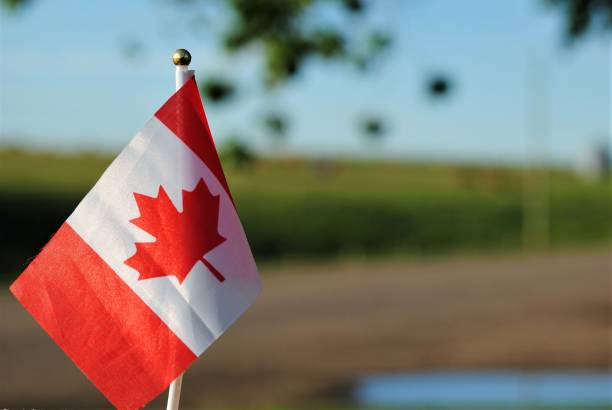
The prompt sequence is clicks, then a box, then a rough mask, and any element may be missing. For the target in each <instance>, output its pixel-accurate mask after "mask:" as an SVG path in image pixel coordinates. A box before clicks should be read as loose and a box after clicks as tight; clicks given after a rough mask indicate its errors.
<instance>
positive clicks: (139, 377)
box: [11, 77, 261, 408]
mask: <svg viewBox="0 0 612 410" xmlns="http://www.w3.org/2000/svg"><path fill="white" fill-rule="evenodd" d="M260 288H261V284H260V280H259V275H258V273H257V267H256V265H255V262H254V260H253V256H252V254H251V251H250V249H249V244H248V242H247V239H246V236H245V234H244V231H243V229H242V226H241V224H240V220H239V218H238V215H237V213H236V208H235V207H234V203H233V201H232V197H231V195H230V192H229V189H228V186H227V182H226V180H225V176H224V174H223V171H222V169H221V164H220V162H219V157H218V156H217V152H216V150H215V146H214V143H213V140H212V136H211V133H210V129H209V127H208V123H207V121H206V116H205V114H204V108H203V107H202V102H201V99H200V94H199V92H198V88H197V85H196V82H195V80H194V78H193V77H191V79H189V80H188V81H187V82H186V83H185V84H184V85H183V86H182V87H181V88H180V89H179V90H178V91H177V92H176V93H175V94H174V95H173V96H172V97H171V98H170V99H169V100H168V101H167V102H166V103H165V104H164V105H163V106H162V107H161V108H160V109H159V111H157V112H156V113H155V116H154V117H153V118H152V119H151V120H149V121H148V122H147V123H146V125H145V126H144V128H143V129H142V130H141V131H140V132H139V133H138V134H137V135H136V136H135V137H134V138H133V139H132V141H131V142H130V143H129V144H128V146H127V147H126V148H125V149H124V150H123V151H122V152H121V153H120V154H119V156H118V157H117V158H116V159H115V160H114V161H113V163H112V164H111V165H110V166H109V168H108V169H107V170H106V171H105V172H104V174H103V175H102V177H101V178H100V180H99V181H98V182H97V183H96V185H95V186H94V187H93V189H92V190H91V191H90V192H89V193H88V194H87V195H86V196H85V198H84V199H83V200H82V201H81V203H80V204H79V205H78V207H77V208H76V210H75V211H74V212H73V213H72V215H70V217H69V218H68V220H67V221H66V222H65V223H64V224H63V225H62V226H61V227H60V228H59V230H58V231H57V232H56V233H55V235H54V236H53V237H52V238H51V240H50V241H49V243H47V245H46V246H45V247H44V248H43V249H42V251H41V252H40V254H39V255H38V256H37V257H36V259H34V261H33V262H32V263H31V264H30V265H29V266H28V268H27V269H26V270H25V271H24V272H23V273H22V274H21V275H20V276H19V278H17V280H16V281H15V282H14V283H13V284H12V285H11V292H13V294H14V295H15V296H16V297H17V299H18V300H19V301H20V302H21V303H22V304H23V306H24V307H25V308H26V309H27V310H28V312H29V313H30V314H31V315H32V316H33V317H34V318H35V319H36V321H38V323H39V324H40V325H41V326H42V327H43V328H44V329H45V331H46V332H47V333H48V334H49V335H50V336H51V338H53V340H54V341H55V342H56V343H57V344H58V345H59V346H60V347H61V348H62V349H63V350H64V352H66V354H67V355H68V356H69V357H70V358H71V359H72V360H73V361H74V363H75V364H76V365H77V366H78V367H79V368H80V369H81V371H83V373H85V375H86V376H87V377H88V378H89V379H90V380H91V381H92V382H93V383H94V384H95V385H96V387H97V388H98V389H99V390H100V391H101V392H102V393H103V394H104V395H105V396H106V397H107V399H108V400H109V401H110V402H111V403H112V404H113V405H115V406H116V407H118V408H138V407H142V406H144V405H145V404H146V403H148V402H149V401H150V400H152V399H153V398H154V397H155V396H157V395H158V394H159V393H161V392H162V391H163V390H164V389H166V388H167V387H168V385H169V384H170V383H171V382H172V380H174V379H175V378H176V377H177V376H178V375H180V374H181V373H182V372H184V371H185V370H186V369H187V367H188V366H189V365H190V364H191V363H192V362H193V361H194V360H195V359H196V357H197V356H199V355H200V354H202V352H203V351H204V350H206V348H207V347H208V346H210V344H211V343H213V342H214V341H215V339H217V338H218V337H219V336H220V335H221V334H222V333H223V332H224V331H225V329H227V328H228V327H229V326H230V325H231V324H232V323H233V322H234V321H235V320H236V319H237V318H238V317H239V316H240V315H241V314H242V313H243V312H244V311H245V310H246V309H247V308H248V306H249V305H251V303H253V301H254V299H255V298H256V296H257V295H258V294H259V292H260Z"/></svg>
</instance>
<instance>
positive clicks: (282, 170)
mask: <svg viewBox="0 0 612 410" xmlns="http://www.w3.org/2000/svg"><path fill="white" fill-rule="evenodd" d="M221 152H222V157H223V161H224V165H231V166H226V171H227V178H228V183H229V185H230V187H231V189H232V193H233V195H234V199H235V202H236V205H237V207H238V211H239V214H240V218H241V220H242V221H243V223H244V227H245V230H246V232H247V234H248V238H249V242H250V244H251V246H252V248H253V251H254V254H255V256H256V258H257V259H258V260H265V259H268V260H269V259H277V258H296V257H297V258H305V257H316V258H323V257H336V256H339V255H350V254H368V255H369V254H377V253H401V254H405V255H408V254H412V255H414V254H431V253H439V252H456V251H460V250H479V251H484V250H488V249H495V250H500V249H501V250H504V249H516V248H520V247H522V246H523V242H522V241H523V236H522V222H523V184H522V179H523V173H522V170H520V169H510V168H508V169H501V168H483V167H474V166H467V165H448V164H437V165H435V164H429V165H427V164H409V163H377V162H360V161H335V162H334V163H333V164H332V163H331V162H330V163H326V164H322V165H325V167H326V168H325V169H324V170H322V171H324V172H321V173H314V172H313V164H312V163H310V162H307V161H300V160H282V161H281V160H271V159H258V160H257V162H253V156H252V152H250V150H248V148H246V146H244V145H243V144H241V143H239V142H238V140H235V142H234V143H233V144H232V145H231V146H224V147H222V148H221ZM245 159H246V160H245ZM110 161H111V158H110V157H108V158H104V157H100V156H95V155H85V156H76V155H72V156H71V155H63V156H62V155H51V154H29V153H24V152H19V151H13V152H7V151H0V218H2V220H3V221H5V222H4V224H3V229H2V230H0V240H1V242H2V243H3V244H4V246H3V247H2V249H0V272H3V273H5V272H10V273H11V274H14V273H17V272H18V271H19V270H20V269H21V268H22V267H23V266H24V265H25V264H26V263H27V259H28V258H30V257H32V256H34V255H35V254H36V253H37V251H38V249H40V247H41V246H42V245H44V244H45V243H46V242H47V241H48V239H49V237H50V236H51V234H52V233H53V232H55V231H56V230H57V228H58V227H59V226H60V225H61V223H62V222H63V221H64V220H65V219H66V218H67V217H68V215H69V214H70V212H72V210H73V209H74V207H75V206H76V204H77V203H78V202H79V200H80V199H81V198H82V197H83V195H84V194H85V192H87V190H89V188H90V187H91V185H92V184H93V183H94V182H95V181H96V179H97V178H99V176H100V175H101V174H102V172H103V171H104V169H105V167H106V166H108V164H109V163H110ZM234 161H235V162H234ZM234 164H235V165H237V164H242V165H237V166H233V165H234ZM245 164H248V165H245ZM42 167H44V169H45V172H40V169H41V168H42ZM330 167H333V169H332V168H330ZM245 171H248V172H245ZM549 180H550V186H549V192H550V194H549V195H550V196H549V200H550V201H549V203H550V210H549V214H550V243H551V245H552V246H553V247H554V246H562V245H569V244H589V243H605V242H606V241H609V240H610V239H611V238H610V211H611V210H612V206H611V203H610V189H609V184H610V178H609V177H608V179H604V180H602V181H599V182H593V183H586V182H584V181H582V180H580V179H579V178H577V177H575V176H574V174H573V173H572V172H571V171H566V170H552V171H551V173H550V179H549ZM330 227H333V229H331V228H330Z"/></svg>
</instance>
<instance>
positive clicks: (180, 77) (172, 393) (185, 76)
mask: <svg viewBox="0 0 612 410" xmlns="http://www.w3.org/2000/svg"><path fill="white" fill-rule="evenodd" d="M172 61H173V62H174V65H175V66H176V75H175V76H176V91H178V90H179V88H181V87H182V86H183V84H185V82H186V81H187V80H189V78H191V76H193V70H189V63H190V62H191V54H189V51H187V50H185V49H183V48H179V49H178V50H176V51H175V52H174V54H172ZM182 384H183V374H182V373H181V374H180V375H179V376H178V377H177V378H176V379H175V380H174V381H173V382H172V383H170V389H168V404H167V405H166V410H178V408H179V400H180V399H181V385H182Z"/></svg>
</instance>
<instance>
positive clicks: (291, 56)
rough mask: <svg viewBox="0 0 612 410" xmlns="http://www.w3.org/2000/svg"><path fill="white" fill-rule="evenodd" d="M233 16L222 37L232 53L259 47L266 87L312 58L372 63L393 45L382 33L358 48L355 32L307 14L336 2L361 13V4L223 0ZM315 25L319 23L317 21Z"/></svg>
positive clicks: (355, 1)
mask: <svg viewBox="0 0 612 410" xmlns="http://www.w3.org/2000/svg"><path fill="white" fill-rule="evenodd" d="M225 2H226V4H227V5H228V6H229V8H230V9H231V10H232V15H233V18H232V19H231V21H230V23H229V27H228V28H227V30H226V31H225V32H224V33H223V35H222V37H223V43H224V45H225V47H226V49H227V50H228V51H230V52H232V51H237V50H241V49H243V48H246V47H247V46H251V45H257V46H261V49H262V50H263V57H264V61H265V67H266V72H265V83H266V84H267V85H268V86H275V85H278V84H280V83H282V82H284V81H286V80H287V79H289V78H291V77H294V76H295V75H296V74H298V73H299V72H300V70H301V68H302V67H303V65H304V63H306V61H308V60H309V59H311V58H313V57H321V58H323V59H335V60H345V61H348V62H355V61H368V60H370V59H373V58H375V57H376V56H377V55H378V54H380V52H381V51H383V50H384V49H385V48H386V47H387V46H389V44H390V41H388V38H389V36H388V35H386V34H383V33H382V32H381V31H380V30H379V31H376V32H375V33H372V35H371V44H370V46H369V47H366V48H365V49H364V50H359V44H357V43H358V42H359V41H358V39H357V38H356V34H355V33H354V32H353V31H352V30H350V29H349V30H346V28H344V27H342V28H341V27H336V26H333V25H331V24H329V23H325V24H321V23H319V22H318V20H320V19H309V18H308V15H309V13H310V12H311V11H312V10H313V9H314V8H315V7H320V6H321V5H325V6H329V5H333V4H338V5H340V7H338V10H340V11H344V12H346V13H349V14H353V15H354V14H362V13H363V12H364V11H365V10H366V7H365V5H364V2H363V1H359V0H342V1H339V0H334V1H330V0H325V1H323V0H282V1H281V0H225ZM313 20H314V21H317V22H316V23H315V22H313Z"/></svg>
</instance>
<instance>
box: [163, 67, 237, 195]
mask: <svg viewBox="0 0 612 410" xmlns="http://www.w3.org/2000/svg"><path fill="white" fill-rule="evenodd" d="M155 116H156V117H157V119H159V120H160V121H161V122H162V123H164V125H165V126H166V127H168V128H169V129H170V130H171V131H172V132H173V133H174V134H175V135H176V136H177V137H179V138H180V139H181V141H183V142H184V143H185V145H187V146H188V147H189V149H191V150H192V151H193V152H194V153H195V154H196V155H197V156H198V157H199V158H200V159H201V160H202V162H204V163H205V164H206V166H207V167H208V168H209V169H210V170H211V172H212V173H213V174H214V175H215V177H217V179H218V180H219V182H220V183H221V185H222V186H223V188H225V192H227V195H228V196H229V197H230V198H232V194H231V193H230V190H229V187H228V185H227V181H226V180H225V174H223V169H222V168H221V161H219V156H218V155H217V150H216V148H215V142H214V140H213V138H212V134H211V132H210V127H209V126H208V121H207V120H206V115H205V114H204V107H203V106H202V99H201V98H200V92H199V91H198V86H197V84H196V82H195V78H194V77H191V78H190V79H189V80H188V81H187V82H186V83H185V84H184V85H183V86H182V87H181V88H180V89H179V90H178V91H177V92H176V93H174V95H173V96H172V97H170V99H169V100H168V101H166V103H165V104H164V105H163V106H162V107H161V108H160V109H159V110H158V111H157V112H156V113H155Z"/></svg>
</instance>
